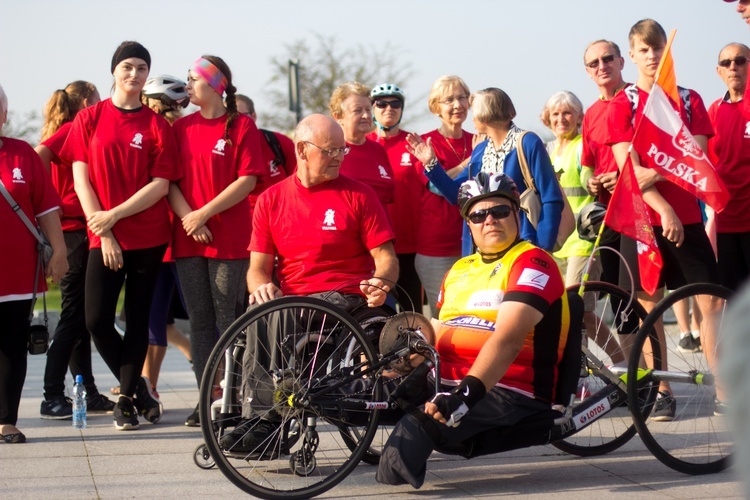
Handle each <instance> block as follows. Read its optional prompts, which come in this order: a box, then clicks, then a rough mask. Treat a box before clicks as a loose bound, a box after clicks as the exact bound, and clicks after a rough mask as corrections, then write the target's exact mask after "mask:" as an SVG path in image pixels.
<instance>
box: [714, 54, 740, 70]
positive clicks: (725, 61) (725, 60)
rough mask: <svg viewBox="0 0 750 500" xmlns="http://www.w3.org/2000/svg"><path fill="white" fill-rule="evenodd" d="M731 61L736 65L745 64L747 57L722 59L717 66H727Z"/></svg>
mask: <svg viewBox="0 0 750 500" xmlns="http://www.w3.org/2000/svg"><path fill="white" fill-rule="evenodd" d="M732 63H734V64H736V65H737V66H744V65H745V64H747V57H745V56H737V57H735V58H734V59H722V60H721V61H719V66H721V67H722V68H728V67H729V66H731V65H732Z"/></svg>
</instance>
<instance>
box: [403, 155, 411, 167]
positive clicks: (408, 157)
mask: <svg viewBox="0 0 750 500" xmlns="http://www.w3.org/2000/svg"><path fill="white" fill-rule="evenodd" d="M401 165H402V166H404V167H408V166H411V155H410V154H409V153H401Z"/></svg>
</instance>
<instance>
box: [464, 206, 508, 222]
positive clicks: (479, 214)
mask: <svg viewBox="0 0 750 500" xmlns="http://www.w3.org/2000/svg"><path fill="white" fill-rule="evenodd" d="M511 212H513V210H512V209H511V208H510V207H509V206H508V205H498V206H496V207H492V208H485V209H483V210H477V211H476V212H471V213H470V214H469V216H468V217H467V219H469V221H470V222H471V223H472V224H482V223H483V222H484V221H485V220H487V216H488V215H491V216H492V218H493V219H495V220H500V219H505V218H506V217H508V216H509V215H510V214H511Z"/></svg>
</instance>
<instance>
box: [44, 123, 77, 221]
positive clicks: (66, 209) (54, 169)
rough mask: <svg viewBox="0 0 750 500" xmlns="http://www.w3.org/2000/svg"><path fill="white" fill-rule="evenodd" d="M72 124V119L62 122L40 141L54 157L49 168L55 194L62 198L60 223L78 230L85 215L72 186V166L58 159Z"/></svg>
mask: <svg viewBox="0 0 750 500" xmlns="http://www.w3.org/2000/svg"><path fill="white" fill-rule="evenodd" d="M72 126H73V122H72V121H70V122H66V123H63V124H62V125H61V126H60V128H59V129H58V130H57V132H55V133H54V134H52V135H51V136H49V137H47V139H45V140H44V141H43V142H42V145H44V146H47V148H49V150H50V151H51V152H52V154H53V155H54V158H53V159H52V161H51V162H50V169H51V173H52V184H53V185H54V186H55V189H56V190H57V194H59V195H60V199H61V200H62V215H61V217H60V222H61V223H62V229H63V231H79V230H81V229H85V228H86V215H85V214H84V213H83V208H82V207H81V202H80V201H79V200H78V195H77V194H76V191H75V188H74V187H75V186H74V183H73V168H72V167H71V165H70V163H67V162H64V161H63V160H61V159H60V152H61V151H62V148H63V146H64V145H65V139H67V138H68V134H69V133H70V127H72Z"/></svg>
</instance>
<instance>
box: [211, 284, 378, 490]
mask: <svg viewBox="0 0 750 500" xmlns="http://www.w3.org/2000/svg"><path fill="white" fill-rule="evenodd" d="M260 339H263V342H261V341H260ZM238 353H241V354H238ZM252 353H255V357H253V356H252V355H251V354H252ZM253 361H255V368H254V369H252V373H253V374H254V376H253V377H248V378H247V380H245V381H244V382H243V383H242V384H240V385H239V386H238V381H241V380H243V377H242V373H243V370H244V369H245V367H248V369H250V367H252V366H253ZM376 361H377V356H376V354H375V351H374V348H373V347H372V345H371V343H370V342H369V340H368V339H367V338H366V337H365V335H364V333H363V331H362V329H361V327H360V326H359V324H358V323H357V322H356V321H355V320H353V319H352V317H351V316H350V315H349V314H347V313H346V312H344V311H343V310H341V309H339V308H338V307H336V306H334V305H332V304H330V303H328V302H325V301H323V300H321V299H318V298H313V297H282V298H279V299H276V300H272V301H270V302H267V303H264V304H261V305H259V306H257V307H254V308H252V309H251V310H249V311H247V312H246V313H245V314H243V315H242V316H241V317H240V318H238V319H237V321H235V322H234V323H233V324H232V325H231V326H230V327H229V329H228V330H227V331H226V332H225V333H224V334H223V335H222V336H221V338H220V339H219V341H218V343H217V344H216V346H215V347H214V350H213V352H212V353H211V356H210V358H209V361H208V364H207V366H206V369H205V372H204V374H203V379H202V383H201V390H200V412H201V430H202V432H203V437H204V440H205V443H206V446H207V448H208V451H209V453H210V455H211V456H212V457H213V458H214V460H215V461H216V465H217V466H218V468H219V469H220V470H221V471H222V473H223V474H224V475H225V476H226V477H227V478H228V479H229V480H230V481H231V482H232V483H233V484H235V485H236V486H238V487H239V488H240V489H242V490H243V491H245V492H247V493H250V494H252V495H255V496H257V497H260V498H284V499H295V498H309V497H312V496H315V495H319V494H321V493H323V492H325V491H327V490H329V489H330V488H332V487H334V486H335V485H336V484H338V483H339V482H340V481H342V480H343V479H344V478H345V477H346V476H347V475H348V474H349V473H350V472H351V470H352V469H353V468H354V467H356V465H357V464H358V463H359V461H360V460H361V458H362V456H363V455H364V454H365V453H366V452H367V450H368V448H369V446H370V442H371V441H372V438H373V436H374V435H375V433H376V431H377V425H378V412H379V410H374V409H365V406H366V405H367V403H371V402H373V401H380V400H381V398H382V385H381V382H380V377H379V376H377V373H376V372H375V371H368V369H369V367H370V366H372V365H373V364H374V363H375V362H376ZM217 380H221V381H224V386H223V391H222V392H223V393H222V394H221V398H219V399H218V400H216V399H215V398H216V396H217V395H216V391H215V388H214V385H215V383H216V381H217ZM363 386H366V387H367V390H365V391H363V390H361V388H362V387H363ZM248 400H250V401H251V402H252V407H253V411H254V412H255V418H252V419H250V420H246V421H244V426H242V427H240V429H243V430H244V436H243V437H242V438H240V439H239V440H235V439H234V438H233V437H231V436H228V435H227V433H229V432H230V431H231V430H232V429H233V428H234V427H235V426H237V424H238V422H237V414H238V413H239V412H240V411H241V404H242V402H243V401H248ZM212 407H213V408H212ZM258 416H260V417H266V420H263V419H261V418H257V417H258ZM269 420H271V421H273V422H275V423H276V424H277V425H276V426H275V430H274V431H273V432H271V433H270V434H269V432H268V430H267V429H268V421H269ZM261 426H265V428H266V432H265V434H264V436H263V437H260V438H255V439H253V437H252V436H253V433H254V432H260V429H261ZM348 429H357V436H358V438H359V439H358V440H357V441H356V443H355V444H354V445H353V446H352V443H350V442H346V440H345V439H344V438H343V437H342V431H346V430H348ZM224 436H226V437H227V438H228V439H229V441H226V440H224V441H222V437H224ZM253 441H254V442H253Z"/></svg>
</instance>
